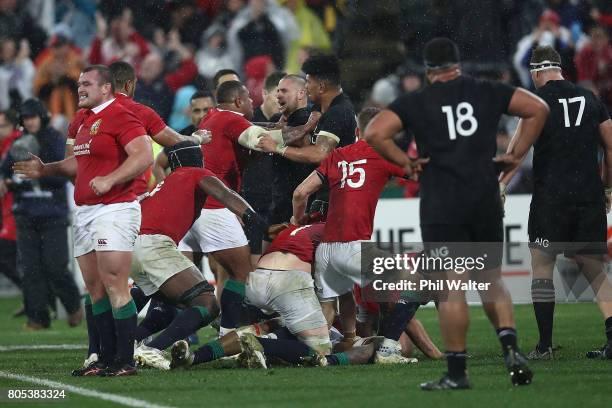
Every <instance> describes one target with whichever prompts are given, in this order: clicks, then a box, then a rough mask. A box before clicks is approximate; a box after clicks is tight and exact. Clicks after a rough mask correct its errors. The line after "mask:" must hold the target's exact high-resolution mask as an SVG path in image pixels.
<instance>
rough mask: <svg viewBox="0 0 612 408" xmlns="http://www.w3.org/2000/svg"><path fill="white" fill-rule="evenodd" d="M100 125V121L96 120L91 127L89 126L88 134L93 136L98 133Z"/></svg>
mask: <svg viewBox="0 0 612 408" xmlns="http://www.w3.org/2000/svg"><path fill="white" fill-rule="evenodd" d="M101 124H102V119H98V120H96V121H95V122H94V124H93V125H91V128H90V129H89V134H90V135H92V136H93V135H95V134H97V133H98V130H99V129H100V125H101Z"/></svg>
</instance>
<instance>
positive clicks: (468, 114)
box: [442, 102, 478, 140]
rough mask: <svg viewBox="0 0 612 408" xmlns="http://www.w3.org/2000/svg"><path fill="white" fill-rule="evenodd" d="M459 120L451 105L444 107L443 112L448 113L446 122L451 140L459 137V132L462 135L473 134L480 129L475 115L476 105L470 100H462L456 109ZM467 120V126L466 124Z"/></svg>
mask: <svg viewBox="0 0 612 408" xmlns="http://www.w3.org/2000/svg"><path fill="white" fill-rule="evenodd" d="M455 111H456V114H457V120H456V121H455V115H454V113H453V107H452V106H451V105H445V106H443V107H442V112H444V114H446V123H447V125H448V136H449V137H450V140H455V139H457V133H459V134H460V135H461V136H472V135H473V134H474V133H475V132H476V130H478V121H477V120H476V118H475V117H474V107H473V106H472V104H471V103H469V102H460V103H459V104H457V109H455ZM466 122H467V126H466Z"/></svg>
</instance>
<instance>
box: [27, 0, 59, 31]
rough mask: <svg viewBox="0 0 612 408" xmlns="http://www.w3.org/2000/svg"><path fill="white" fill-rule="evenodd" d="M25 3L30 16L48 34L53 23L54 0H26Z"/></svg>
mask: <svg viewBox="0 0 612 408" xmlns="http://www.w3.org/2000/svg"><path fill="white" fill-rule="evenodd" d="M25 3H26V8H27V11H28V13H29V14H30V16H32V18H33V19H34V21H36V23H37V24H38V25H39V26H40V27H41V28H42V29H43V30H45V31H46V33H47V34H49V35H50V34H51V31H52V30H53V26H54V25H55V0H28V1H26V2H25Z"/></svg>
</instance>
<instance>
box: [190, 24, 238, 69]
mask: <svg viewBox="0 0 612 408" xmlns="http://www.w3.org/2000/svg"><path fill="white" fill-rule="evenodd" d="M226 34H227V31H226V29H225V28H224V27H223V26H222V25H220V24H213V25H212V26H210V27H209V28H208V30H206V31H205V32H204V34H203V35H202V44H203V45H202V48H201V49H200V50H199V51H198V52H197V54H196V61H197V65H198V72H199V73H200V75H202V76H203V77H204V78H205V79H206V80H207V81H210V80H211V79H212V78H213V77H214V75H215V73H216V72H217V71H219V70H221V69H224V68H229V69H233V70H237V69H239V67H238V66H235V65H234V60H233V59H232V56H231V54H230V52H229V50H228V48H227V38H226Z"/></svg>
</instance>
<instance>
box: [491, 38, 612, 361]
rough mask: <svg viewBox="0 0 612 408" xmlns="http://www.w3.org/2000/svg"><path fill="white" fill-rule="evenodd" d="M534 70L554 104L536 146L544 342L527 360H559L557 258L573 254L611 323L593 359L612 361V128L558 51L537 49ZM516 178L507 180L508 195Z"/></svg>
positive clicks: (536, 273)
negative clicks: (610, 268) (609, 265)
mask: <svg viewBox="0 0 612 408" xmlns="http://www.w3.org/2000/svg"><path fill="white" fill-rule="evenodd" d="M530 67H531V78H532V79H533V83H534V85H535V87H536V88H537V92H536V94H537V95H538V96H540V97H541V98H542V99H544V100H545V101H546V102H547V103H548V105H549V106H550V115H549V116H548V119H547V121H546V124H545V125H544V129H543V130H542V133H541V135H540V137H539V138H538V141H537V142H536V143H535V145H534V156H533V177H534V191H533V196H532V199H531V209H530V212H529V245H530V251H531V263H532V268H533V276H532V283H531V297H532V300H533V309H534V312H535V317H536V321H537V324H538V330H539V334H540V339H539V341H538V344H537V345H536V346H535V348H534V350H533V351H532V352H531V353H529V354H528V355H527V358H529V359H534V360H550V359H553V349H552V333H553V316H554V310H555V287H554V285H553V270H554V266H555V260H556V257H557V254H558V253H559V252H563V251H566V252H569V253H571V254H572V255H574V256H575V259H576V261H577V263H578V264H579V265H581V267H582V268H581V269H582V272H583V273H584V274H585V276H586V278H587V279H588V281H589V282H590V283H591V285H592V288H593V291H594V293H595V294H596V298H597V303H598V305H599V309H600V310H601V313H602V314H603V317H604V320H605V334H606V337H607V344H606V345H605V346H604V347H603V348H602V349H601V350H597V351H595V352H590V353H588V355H589V356H593V357H602V358H608V359H610V358H612V285H611V284H610V280H609V279H608V278H607V276H606V273H605V272H604V263H603V260H604V259H603V256H604V254H605V253H606V252H607V247H606V229H607V220H606V212H609V211H610V198H611V196H610V195H611V192H612V187H611V186H612V121H610V116H609V115H608V112H607V110H606V107H605V105H604V104H603V103H602V102H601V101H600V100H599V99H598V98H597V97H596V96H595V95H594V94H593V93H592V92H591V91H588V90H586V89H584V88H582V87H579V86H576V85H574V84H573V83H571V82H570V81H567V80H565V79H564V78H563V75H562V72H561V68H562V67H561V57H560V56H559V53H558V52H557V51H555V49H554V48H552V47H550V46H547V47H538V48H536V49H535V50H534V51H533V53H532V56H531V63H530ZM519 126H520V125H519ZM599 146H603V147H604V152H605V167H604V182H605V186H606V187H605V193H604V185H603V184H602V180H601V177H600V174H599V167H598V163H597V154H598V148H599ZM512 175H513V173H509V174H506V175H502V177H501V182H502V188H503V186H505V185H507V184H508V182H509V181H510V179H511V177H512Z"/></svg>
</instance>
